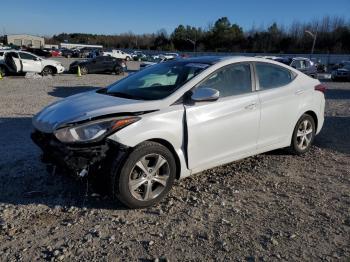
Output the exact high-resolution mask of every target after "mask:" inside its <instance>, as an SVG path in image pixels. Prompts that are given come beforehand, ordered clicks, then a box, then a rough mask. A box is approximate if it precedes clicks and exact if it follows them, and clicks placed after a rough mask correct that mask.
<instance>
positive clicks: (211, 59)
mask: <svg viewBox="0 0 350 262" xmlns="http://www.w3.org/2000/svg"><path fill="white" fill-rule="evenodd" d="M229 58H232V57H230V56H198V57H189V58H181V60H184V61H186V62H190V63H202V64H210V65H214V64H216V63H218V62H220V61H223V60H225V59H229Z"/></svg>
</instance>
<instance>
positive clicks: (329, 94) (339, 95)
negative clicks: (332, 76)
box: [326, 89, 350, 99]
mask: <svg viewBox="0 0 350 262" xmlns="http://www.w3.org/2000/svg"><path fill="white" fill-rule="evenodd" d="M326 99H350V89H327V90H326Z"/></svg>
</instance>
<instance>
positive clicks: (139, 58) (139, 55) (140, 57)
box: [131, 51, 147, 61]
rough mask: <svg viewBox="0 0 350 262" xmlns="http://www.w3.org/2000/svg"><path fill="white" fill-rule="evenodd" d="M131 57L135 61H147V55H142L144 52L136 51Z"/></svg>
mask: <svg viewBox="0 0 350 262" xmlns="http://www.w3.org/2000/svg"><path fill="white" fill-rule="evenodd" d="M131 56H132V59H133V60H134V61H145V60H146V59H147V55H145V54H144V53H142V51H134V52H133V53H132V54H131Z"/></svg>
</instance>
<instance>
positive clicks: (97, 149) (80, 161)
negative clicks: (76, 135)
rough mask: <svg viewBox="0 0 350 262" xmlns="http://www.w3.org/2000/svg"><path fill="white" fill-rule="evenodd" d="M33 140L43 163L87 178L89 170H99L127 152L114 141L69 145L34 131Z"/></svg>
mask: <svg viewBox="0 0 350 262" xmlns="http://www.w3.org/2000/svg"><path fill="white" fill-rule="evenodd" d="M31 138H32V140H33V141H34V143H35V144H36V145H38V146H39V147H40V148H41V149H42V151H43V157H42V161H43V162H44V163H51V164H53V165H58V166H63V167H65V168H67V169H68V170H70V171H72V173H73V174H75V175H78V176H81V177H83V176H85V175H87V174H88V171H89V170H92V169H93V170H98V169H101V168H102V167H103V165H105V164H106V162H108V161H109V158H110V157H114V158H117V157H118V155H120V154H123V153H124V152H125V148H124V147H123V146H122V145H120V144H117V143H115V142H113V141H107V140H105V141H103V142H100V143H94V144H83V145H68V144H64V143H62V142H60V141H59V140H58V139H57V138H56V137H55V136H54V135H53V134H48V133H43V132H40V131H38V130H34V131H33V132H32V134H31Z"/></svg>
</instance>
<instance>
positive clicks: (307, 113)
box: [299, 110, 318, 132]
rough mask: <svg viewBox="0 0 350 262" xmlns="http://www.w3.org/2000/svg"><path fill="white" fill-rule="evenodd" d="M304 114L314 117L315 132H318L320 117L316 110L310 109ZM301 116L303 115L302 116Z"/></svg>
mask: <svg viewBox="0 0 350 262" xmlns="http://www.w3.org/2000/svg"><path fill="white" fill-rule="evenodd" d="M302 115H309V116H311V117H312V118H313V120H314V122H315V132H316V130H317V128H318V118H317V115H316V113H315V112H314V111H312V110H308V111H306V112H305V113H304V114H302ZM300 117H301V116H300ZM300 117H299V119H300Z"/></svg>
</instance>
